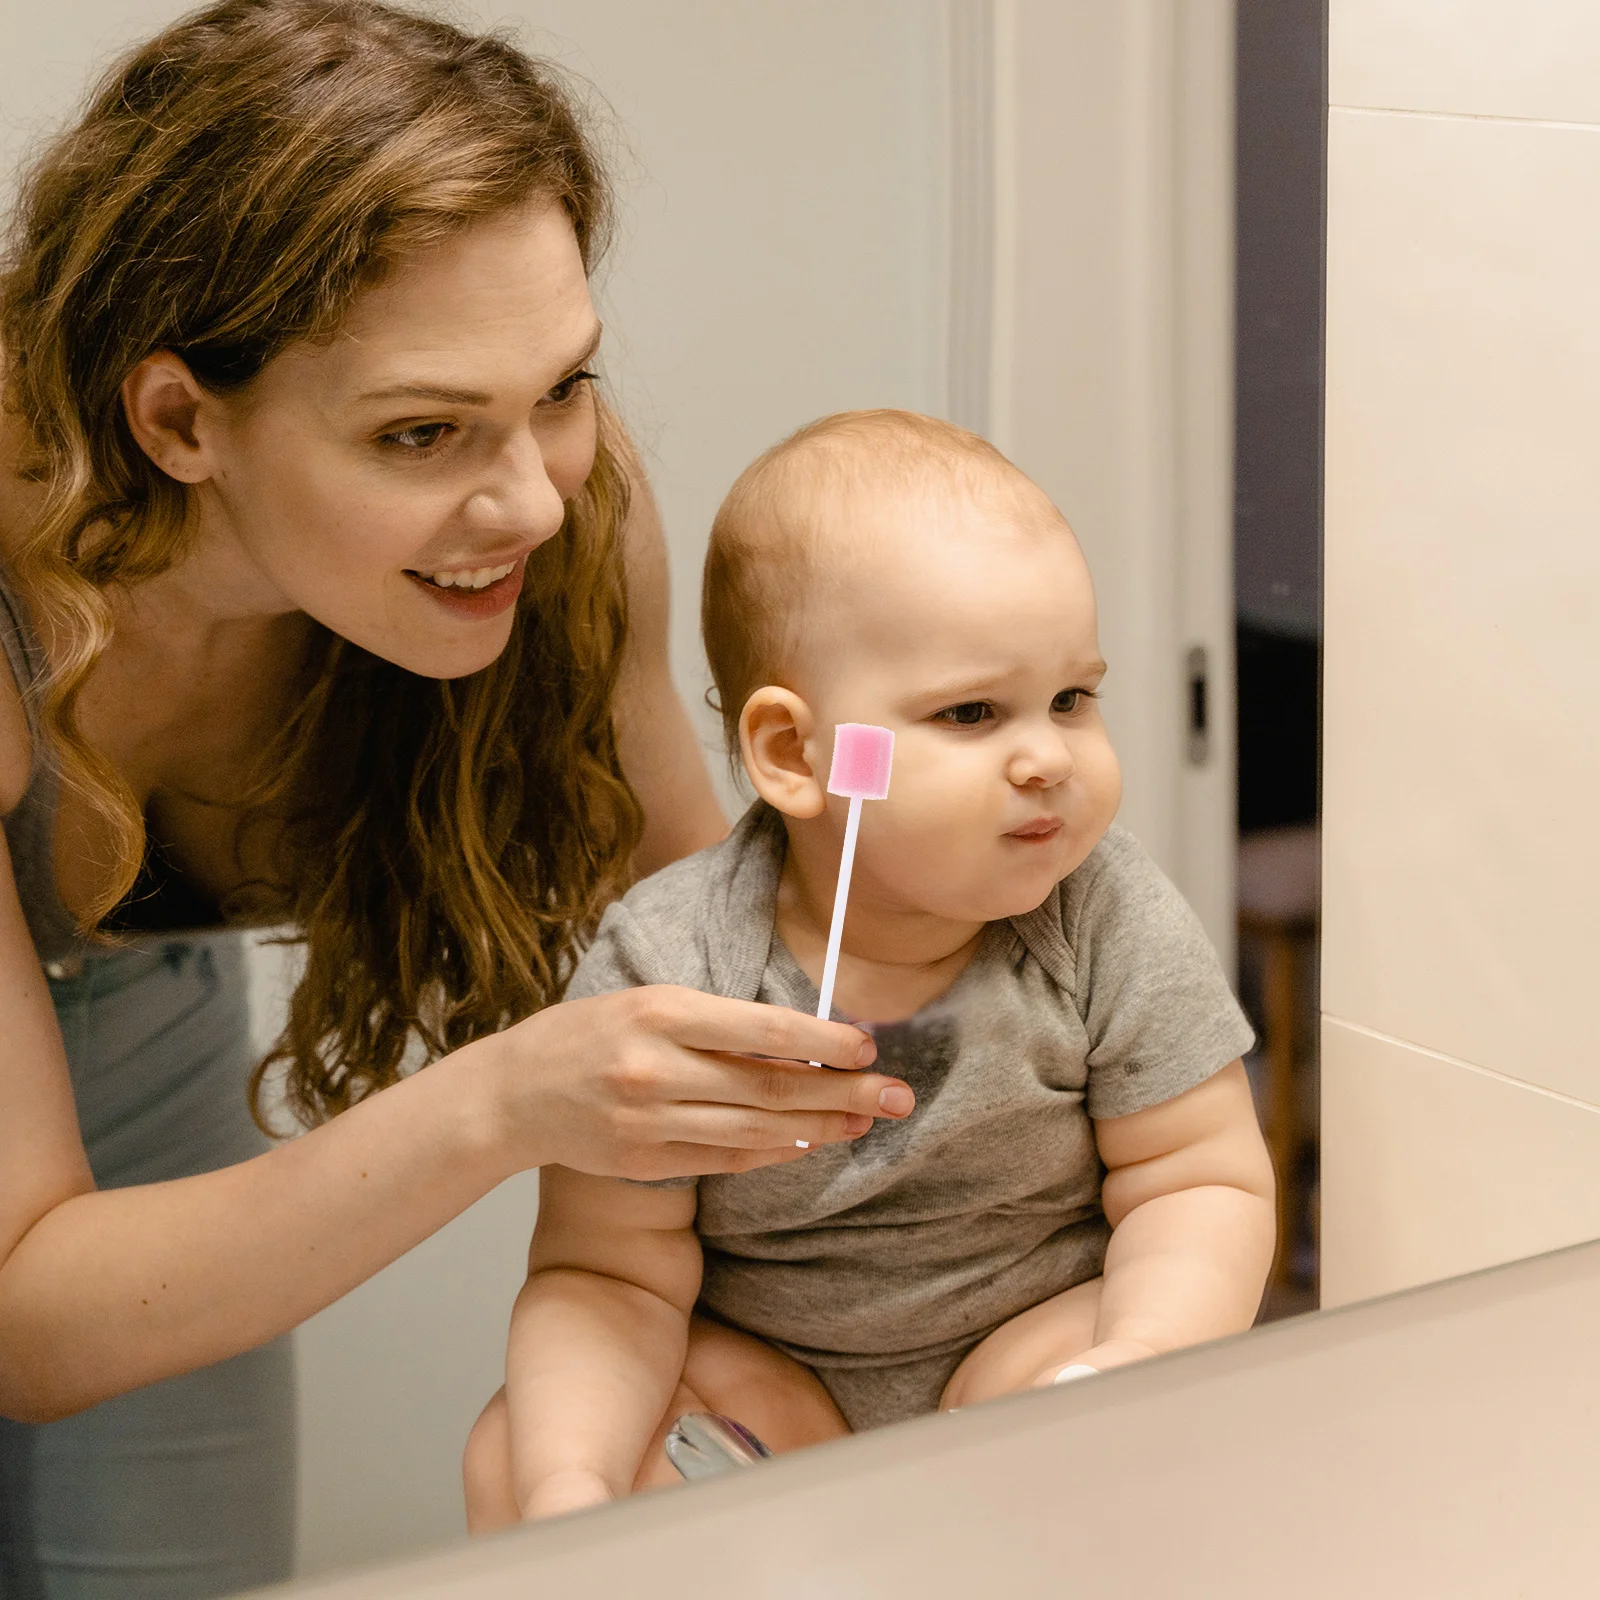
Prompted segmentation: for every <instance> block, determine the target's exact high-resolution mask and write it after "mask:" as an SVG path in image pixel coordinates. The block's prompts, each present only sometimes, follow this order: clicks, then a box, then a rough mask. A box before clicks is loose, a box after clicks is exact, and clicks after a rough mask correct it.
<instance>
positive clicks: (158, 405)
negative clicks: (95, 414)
mask: <svg viewBox="0 0 1600 1600" xmlns="http://www.w3.org/2000/svg"><path fill="white" fill-rule="evenodd" d="M214 404H215V402H214V400H213V398H212V396H210V395H209V394H207V393H206V391H205V390H204V389H203V388H201V387H200V384H199V383H198V382H197V381H196V379H195V376H194V374H193V373H192V372H190V370H189V368H188V365H187V363H186V362H184V361H181V360H180V359H179V358H178V357H177V356H175V355H173V354H172V353H171V352H170V351H168V350H158V351H157V352H156V353H155V354H154V355H153V356H146V357H145V358H144V360H143V361H141V362H140V363H139V365H138V366H136V367H135V368H134V369H133V371H132V372H130V373H129V374H128V376H127V377H126V378H124V379H123V380H122V410H123V415H124V416H126V417H127V419H128V428H129V430H130V431H131V432H132V434H133V436H134V438H135V439H136V440H137V441H138V443H139V448H140V449H141V450H143V451H144V453H145V454H146V455H147V456H149V457H150V459H151V460H152V461H153V462H155V464H156V465H157V466H158V467H160V468H161V470H162V471H163V472H164V473H166V475H167V476H168V477H169V478H176V479H177V480H178V482H179V483H204V482H205V480H206V479H207V478H210V477H212V476H214V474H215V472H216V463H215V462H214V461H213V460H212V458H211V455H212V453H211V450H210V449H209V448H208V443H207V435H208V433H209V429H207V428H205V427H204V426H202V412H209V410H210V408H211V407H212V405H214Z"/></svg>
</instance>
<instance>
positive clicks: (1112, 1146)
mask: <svg viewBox="0 0 1600 1600" xmlns="http://www.w3.org/2000/svg"><path fill="white" fill-rule="evenodd" d="M1094 1127H1095V1140H1096V1142H1097V1143H1098V1145H1099V1147H1100V1158H1101V1160H1102V1161H1104V1162H1105V1164H1106V1168H1107V1171H1106V1178H1105V1184H1104V1187H1103V1189H1102V1192H1101V1204H1102V1205H1103V1207H1104V1208H1105V1214H1106V1220H1107V1221H1108V1222H1110V1224H1111V1228H1112V1233H1111V1243H1110V1245H1109V1246H1108V1248H1107V1250H1106V1264H1105V1277H1104V1280H1103V1283H1102V1286H1101V1291H1100V1304H1099V1311H1098V1313H1097V1316H1096V1320H1095V1332H1094V1344H1093V1346H1092V1347H1091V1348H1090V1349H1088V1350H1085V1351H1084V1352H1083V1353H1082V1354H1081V1355H1079V1356H1076V1357H1075V1358H1074V1364H1077V1363H1080V1362H1081V1363H1082V1364H1083V1365H1085V1366H1091V1367H1100V1368H1104V1367H1113V1366H1120V1365H1121V1364H1122V1363H1123V1362H1126V1361H1136V1360H1138V1359H1140V1358H1141V1357H1143V1356H1148V1355H1154V1354H1158V1353H1160V1352H1162V1351H1167V1350H1176V1349H1178V1348H1179V1347H1180V1346H1183V1345H1189V1344H1198V1343H1199V1342H1200V1341H1201V1340H1203V1339H1215V1338H1219V1337H1221V1336H1222V1335H1223V1334H1226V1333H1237V1332H1240V1331H1241V1330H1243V1329H1245V1328H1248V1327H1249V1326H1250V1324H1251V1323H1252V1322H1253V1321H1254V1320H1255V1315H1256V1311H1257V1309H1258V1307H1259V1305H1260V1303H1261V1291H1262V1288H1263V1286H1264V1285H1265V1283H1266V1279H1267V1273H1268V1271H1269V1270H1270V1269H1271V1266H1272V1252H1273V1246H1274V1242H1275V1235H1276V1232H1277V1225H1276V1219H1275V1215H1274V1208H1273V1177H1272V1161H1271V1158H1270V1157H1269V1156H1268V1154H1267V1148H1266V1144H1265V1142H1264V1141H1263V1140H1262V1137H1261V1130H1260V1128H1259V1126H1258V1125H1257V1123H1256V1115H1255V1108H1254V1106H1253V1105H1252V1103H1251V1099H1250V1083H1249V1080H1248V1079H1247V1078H1246V1077H1245V1071H1244V1066H1243V1064H1242V1063H1240V1062H1238V1061H1235V1062H1232V1063H1231V1064H1230V1065H1228V1066H1226V1067H1224V1068H1223V1069H1222V1071H1221V1072H1218V1073H1216V1074H1215V1075H1214V1076H1213V1077H1210V1078H1208V1079H1207V1080H1206V1081H1205V1082H1204V1083H1201V1084H1197V1085H1196V1086H1195V1087H1194V1088H1193V1089H1190V1090H1188V1091H1187V1092H1186V1093H1184V1094H1180V1095H1178V1096H1176V1097H1175V1098H1174V1099H1171V1100H1168V1101H1166V1102H1164V1103H1163V1104H1161V1105H1156V1106H1150V1107H1149V1108H1148V1109H1146V1110H1144V1111H1136V1112H1134V1113H1132V1114H1131V1115H1129V1116H1125V1117H1111V1118H1107V1119H1105V1120H1104V1121H1099V1122H1096V1123H1095V1125H1094ZM1054 1370H1055V1369H1052V1371H1051V1372H1048V1373H1043V1374H1041V1375H1040V1380H1041V1381H1044V1382H1048V1381H1049V1380H1050V1378H1051V1377H1053V1376H1054Z"/></svg>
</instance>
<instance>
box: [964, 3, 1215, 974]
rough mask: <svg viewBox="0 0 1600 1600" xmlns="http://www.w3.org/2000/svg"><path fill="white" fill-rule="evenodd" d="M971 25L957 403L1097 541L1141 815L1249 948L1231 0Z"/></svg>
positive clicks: (1201, 899)
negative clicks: (1240, 893) (1242, 874)
mask: <svg viewBox="0 0 1600 1600" xmlns="http://www.w3.org/2000/svg"><path fill="white" fill-rule="evenodd" d="M953 28H954V33H953V50H952V56H953V70H954V93H953V107H954V115H953V119H952V120H953V144H954V157H955V159H954V163H953V168H952V212H953V220H954V240H955V248H954V251H953V257H952V272H951V281H952V297H953V304H952V316H951V374H950V392H951V406H952V413H953V415H954V416H955V418H956V420H958V421H961V422H964V423H966V424H967V425H968V426H970V427H973V428H975V429H977V430H978V431H979V432H982V433H984V434H985V435H986V436H987V437H989V438H990V439H992V440H993V441H994V443H995V444H996V445H998V446H999V447H1000V448H1001V449H1002V450H1004V451H1005V452H1006V453H1007V454H1008V455H1009V456H1011V457H1012V459H1013V460H1015V461H1016V463H1017V464H1018V465H1019V466H1020V467H1021V468H1022V469H1023V470H1024V471H1025V472H1027V473H1028V474H1029V475H1030V476H1031V477H1033V478H1034V479H1035V480H1036V481H1037V482H1038V483H1039V484H1040V485H1041V486H1042V487H1043V488H1044V489H1045V490H1046V491H1047V492H1048V493H1049V494H1050V496H1051V497H1052V499H1054V500H1055V502H1056V504H1057V505H1059V506H1060V508H1061V510H1062V511H1063V512H1064V513H1065V514H1066V516H1067V519H1068V520H1069V521H1070V522H1071V523H1072V525H1073V527H1074V528H1075V529H1076V531H1077V533H1078V536H1079V538H1080V539H1081V540H1082V542H1083V546H1084V549H1085V551H1086V552H1087V554H1088V557H1089V561H1090V564H1091V566H1092V567H1093V569H1094V574H1095V582H1096V587H1097V589H1098V591H1099V596H1100V609H1101V636H1102V644H1103V646H1104V649H1105V653H1106V658H1107V660H1108V661H1109V663H1110V664H1111V672H1110V675H1109V676H1108V679H1107V684H1106V715H1107V719H1108V721H1109V723H1110V726H1111V730H1112V735H1113V738H1114V739H1115V741H1116V745H1117V749H1118V752H1119V754H1120V756H1121V758H1122V763H1123V769H1124V776H1125V781H1126V798H1125V800H1124V802H1123V810H1122V820H1123V822H1124V823H1125V824H1126V825H1127V826H1128V827H1129V828H1130V829H1131V830H1132V831H1133V832H1134V833H1135V834H1136V835H1137V836H1138V837H1139V838H1140V839H1141V841H1142V842H1143V843H1144V844H1145V846H1146V847H1147V848H1148V849H1149V850H1150V852H1151V854H1152V855H1154V857H1155V858H1156V860H1157V861H1159V862H1160V863H1161V865H1162V866H1163V868H1165V869H1166V871H1167V872H1168V873H1169V874H1170V875H1171V876H1172V877H1173V879H1174V880H1175V881H1176V882H1177V883H1178V885H1179V887H1180V888H1181V889H1182V890H1183V892H1184V893H1185V895H1187V897H1188V898H1189V900H1190V902H1191V904H1193V906H1194V907H1195V909H1196V911H1197V912H1198V913H1199V914H1200V918H1201V920H1202V921H1203V922H1204V923H1205V926H1206V930H1207V932H1208V933H1209V934H1210V935H1211V937H1212V939H1213V941H1214V942H1215V943H1216V945H1217V947H1218V949H1219V950H1220V951H1222V953H1223V955H1224V959H1225V960H1227V961H1229V962H1230V963H1231V958H1232V952H1233V944H1234V898H1233V864H1234V849H1235V843H1234V841H1235V821H1234V724H1233V559H1232V514H1233V512H1232V454H1233V417H1232V388H1233V385H1232V377H1233V372H1232V333H1233V329H1232V322H1233V318H1232V308H1233V278H1232V262H1233V243H1232V241H1233V188H1232V156H1233V139H1232V133H1233V4H1232V0H958V3H957V5H956V8H955V12H954V20H953Z"/></svg>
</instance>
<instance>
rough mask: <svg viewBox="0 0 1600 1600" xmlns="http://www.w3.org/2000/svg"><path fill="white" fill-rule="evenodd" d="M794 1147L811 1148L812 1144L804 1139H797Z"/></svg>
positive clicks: (800, 1148) (798, 1148)
mask: <svg viewBox="0 0 1600 1600" xmlns="http://www.w3.org/2000/svg"><path fill="white" fill-rule="evenodd" d="M794 1147H795V1149H796V1150H809V1149H810V1148H811V1146H810V1144H809V1143H808V1142H807V1141H806V1140H804V1139H796V1140H795V1142H794Z"/></svg>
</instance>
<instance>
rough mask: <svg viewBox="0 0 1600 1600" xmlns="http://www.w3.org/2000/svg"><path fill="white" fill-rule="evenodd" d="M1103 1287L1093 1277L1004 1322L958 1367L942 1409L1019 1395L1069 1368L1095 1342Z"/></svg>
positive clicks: (946, 1409) (947, 1387) (946, 1393)
mask: <svg viewBox="0 0 1600 1600" xmlns="http://www.w3.org/2000/svg"><path fill="white" fill-rule="evenodd" d="M1100 1284H1101V1280H1100V1279H1099V1278H1090V1279H1089V1280H1088V1282H1087V1283H1080V1284H1077V1285H1075V1286H1074V1287H1073V1288H1071V1289H1066V1290H1063V1291H1062V1293H1060V1294H1058V1295H1052V1296H1051V1298H1050V1299H1048V1300H1043V1301H1041V1302H1040V1303H1039V1304H1038V1305H1036V1306H1032V1307H1030V1308H1029V1309H1028V1310H1026V1311H1024V1312H1023V1313H1022V1314H1021V1315H1020V1316H1015V1317H1013V1318H1012V1319H1011V1320H1010V1321H1009V1322H1006V1323H1002V1324H1001V1325H1000V1326H999V1327H998V1328H996V1329H995V1330H994V1332H993V1333H991V1334H990V1335H989V1337H988V1338H987V1339H985V1340H984V1341H983V1343H982V1344H980V1345H978V1346H976V1347H975V1348H974V1349H973V1350H972V1351H970V1352H969V1353H968V1355H967V1358H966V1360H964V1361H963V1362H962V1363H961V1365H960V1366H959V1367H957V1368H956V1370H955V1372H954V1374H953V1375H952V1376H951V1379H950V1382H949V1383H948V1384H946V1385H945V1391H944V1394H943V1395H942V1396H941V1397H940V1400H939V1409H940V1410H941V1411H949V1410H952V1409H953V1408H954V1407H956V1406H970V1405H976V1404H977V1403H978V1401H980V1400H993V1399H994V1398H995V1397H996V1396H997V1395H1002V1394H1015V1393H1017V1391H1018V1390H1020V1389H1026V1388H1028V1387H1029V1386H1030V1385H1031V1384H1032V1383H1033V1382H1034V1381H1035V1379H1037V1378H1038V1377H1039V1375H1040V1374H1041V1373H1043V1372H1045V1371H1047V1370H1049V1369H1050V1368H1052V1367H1064V1366H1066V1365H1068V1363H1070V1362H1071V1360H1072V1358H1073V1357H1074V1356H1075V1355H1078V1354H1079V1353H1080V1352H1082V1351H1084V1350H1087V1349H1088V1348H1089V1347H1090V1346H1091V1345H1092V1344H1093V1343H1094V1323H1095V1316H1096V1314H1097V1313H1098V1311H1099V1309H1100Z"/></svg>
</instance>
